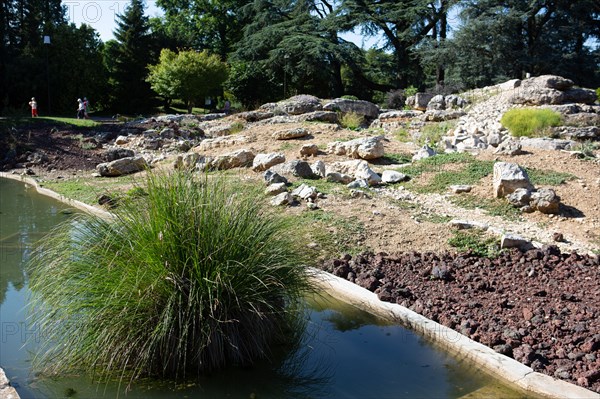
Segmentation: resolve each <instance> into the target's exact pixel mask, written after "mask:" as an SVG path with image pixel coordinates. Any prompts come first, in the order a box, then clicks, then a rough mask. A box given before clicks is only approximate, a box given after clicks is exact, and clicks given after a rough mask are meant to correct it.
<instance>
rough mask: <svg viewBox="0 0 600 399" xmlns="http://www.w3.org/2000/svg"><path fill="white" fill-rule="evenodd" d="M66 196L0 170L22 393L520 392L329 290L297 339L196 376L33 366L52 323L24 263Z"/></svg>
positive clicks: (14, 351)
mask: <svg viewBox="0 0 600 399" xmlns="http://www.w3.org/2000/svg"><path fill="white" fill-rule="evenodd" d="M70 211H71V210H70V209H69V208H68V207H67V206H66V205H64V204H62V203H60V202H57V201H54V200H52V199H49V198H47V197H44V196H41V195H39V194H37V193H36V192H35V189H33V188H32V187H30V186H27V185H24V184H22V183H20V182H16V181H12V180H7V179H0V326H1V339H0V367H2V368H3V369H4V370H5V371H6V374H7V376H8V378H9V379H10V380H11V381H12V384H13V386H15V387H16V389H17V391H18V393H19V394H20V395H21V397H22V398H60V397H73V398H98V397H107V398H112V397H117V396H119V397H122V398H199V397H202V398H458V397H463V396H468V397H481V396H487V397H513V398H516V397H521V395H520V394H519V393H516V392H514V391H510V390H508V389H507V388H506V387H504V386H502V385H501V384H500V383H498V382H497V381H496V380H493V379H492V378H490V377H489V376H488V375H487V374H484V373H482V372H480V371H478V370H476V369H475V368H474V367H471V366H469V365H468V364H465V363H464V362H460V361H458V360H457V359H456V358H454V357H453V356H451V355H450V354H448V353H445V352H443V351H441V350H440V349H439V348H436V347H435V346H433V345H432V344H431V343H430V342H428V341H427V340H425V339H423V338H422V337H420V336H419V335H417V334H415V333H413V332H411V331H410V330H407V329H405V328H403V327H401V326H398V325H390V324H389V323H386V322H383V321H382V320H379V319H377V318H376V317H374V316H372V315H370V314H368V313H366V312H364V311H361V310H359V309H357V308H354V307H352V306H349V305H347V304H344V303H342V302H339V301H336V300H334V299H333V298H331V297H328V296H326V295H323V296H319V297H312V298H307V304H308V310H307V311H306V318H307V323H306V331H305V333H304V338H303V339H302V341H301V342H300V343H299V344H298V347H297V349H295V350H294V351H293V352H292V353H290V354H286V355H285V356H284V355H282V356H279V357H278V358H276V359H274V360H271V361H270V362H263V363H259V364H256V365H255V366H253V367H251V368H231V369H227V370H223V371H221V372H215V373H212V374H210V375H206V376H202V377H200V378H198V379H195V380H193V381H189V382H187V383H174V382H168V381H167V382H157V381H151V380H141V381H136V382H135V383H133V384H132V385H131V386H130V387H129V389H127V390H126V388H125V385H126V383H123V384H119V383H118V381H111V382H102V383H97V382H94V381H93V380H92V379H91V378H90V377H85V376H63V377H60V378H49V377H43V376H39V375H37V374H36V373H35V370H32V369H31V359H32V357H33V354H34V353H35V350H36V346H37V344H38V342H39V341H40V340H43V339H44V337H43V331H38V330H36V329H35V328H34V327H33V325H32V324H31V322H30V320H28V319H27V310H26V306H27V301H28V296H29V290H28V277H27V273H26V271H25V270H24V263H25V262H26V261H27V259H28V257H29V256H30V254H31V251H32V248H33V246H34V244H35V242H36V241H38V240H40V239H43V236H44V235H45V234H46V233H47V232H49V231H50V230H51V229H52V228H53V226H55V225H57V224H58V223H60V222H63V221H66V220H68V219H69V217H70V216H69V215H70V214H71V212H70Z"/></svg>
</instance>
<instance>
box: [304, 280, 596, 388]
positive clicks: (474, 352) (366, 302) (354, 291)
mask: <svg viewBox="0 0 600 399" xmlns="http://www.w3.org/2000/svg"><path fill="white" fill-rule="evenodd" d="M312 271H313V273H314V275H313V276H312V277H313V280H314V282H315V283H316V284H317V286H318V287H319V288H320V289H323V290H325V291H326V292H327V293H328V294H330V295H332V296H333V297H335V298H337V299H340V300H342V301H344V302H347V303H349V304H351V305H353V306H356V307H358V308H360V309H363V310H366V311H367V312H369V313H371V314H374V315H377V316H380V317H383V318H384V319H387V320H390V321H393V322H395V323H400V324H402V325H404V326H405V327H407V328H410V329H411V330H413V331H416V332H417V333H420V334H422V335H423V336H425V337H427V338H430V339H431V340H433V341H434V343H435V344H438V345H439V346H441V347H442V348H444V349H446V350H448V351H449V352H452V353H454V354H456V355H458V356H459V357H460V358H464V359H468V360H469V361H470V362H473V363H475V364H477V365H478V366H479V367H481V368H482V369H484V370H486V371H487V372H488V373H489V374H492V375H493V376H495V377H497V378H499V379H501V380H503V381H505V382H507V383H509V384H511V385H513V386H516V387H518V388H520V389H522V390H524V391H526V392H530V393H532V394H535V395H539V396H542V397H546V398H590V399H600V394H598V393H596V392H593V391H590V390H588V389H585V388H582V387H579V386H577V385H574V384H571V383H569V382H566V381H561V380H557V379H555V378H552V377H550V376H548V375H545V374H541V373H538V372H535V371H533V369H531V368H530V367H527V366H525V365H524V364H522V363H519V362H518V361H516V360H514V359H512V358H510V357H508V356H504V355H501V354H499V353H497V352H495V351H494V350H493V349H491V348H489V347H487V346H485V345H483V344H480V343H478V342H475V341H473V340H472V339H470V338H468V337H466V336H464V335H462V334H460V333H458V332H457V331H455V330H452V329H451V328H448V327H446V326H443V325H441V324H439V323H436V322H434V321H432V320H429V319H428V318H426V317H424V316H421V315H420V314H418V313H415V312H413V311H412V310H410V309H407V308H405V307H403V306H400V305H396V304H392V303H389V302H382V301H380V300H379V298H378V297H377V295H376V294H374V293H373V292H371V291H369V290H367V289H365V288H362V287H359V286H358V285H356V284H354V283H351V282H350V281H347V280H344V279H342V278H340V277H336V276H334V275H332V274H330V273H326V272H323V271H321V270H317V269H313V270H312Z"/></svg>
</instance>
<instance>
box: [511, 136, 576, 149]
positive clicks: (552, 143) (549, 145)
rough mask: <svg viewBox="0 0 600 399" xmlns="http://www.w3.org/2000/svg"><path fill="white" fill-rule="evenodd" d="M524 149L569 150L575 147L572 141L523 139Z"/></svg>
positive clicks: (538, 138) (543, 138)
mask: <svg viewBox="0 0 600 399" xmlns="http://www.w3.org/2000/svg"><path fill="white" fill-rule="evenodd" d="M520 142H521V145H522V146H523V147H524V148H538V149H541V150H569V149H571V148H572V147H574V146H575V144H576V143H575V142H574V141H572V140H559V139H551V138H548V137H521V140H520Z"/></svg>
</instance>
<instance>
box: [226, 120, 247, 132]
mask: <svg viewBox="0 0 600 399" xmlns="http://www.w3.org/2000/svg"><path fill="white" fill-rule="evenodd" d="M244 127H245V125H244V123H243V122H240V121H235V122H233V123H232V124H231V126H230V127H229V134H238V133H239V132H241V131H242V130H244Z"/></svg>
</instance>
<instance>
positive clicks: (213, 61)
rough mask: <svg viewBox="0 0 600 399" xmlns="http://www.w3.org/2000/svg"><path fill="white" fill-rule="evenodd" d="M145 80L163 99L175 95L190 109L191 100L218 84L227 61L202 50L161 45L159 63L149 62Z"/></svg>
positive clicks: (201, 98) (193, 101)
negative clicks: (177, 51) (170, 48)
mask: <svg viewBox="0 0 600 399" xmlns="http://www.w3.org/2000/svg"><path fill="white" fill-rule="evenodd" d="M149 70H150V74H149V75H148V78H147V80H148V82H150V84H151V87H152V89H153V90H154V91H156V92H157V93H158V94H159V95H161V96H163V97H164V98H165V99H168V100H170V99H173V98H179V99H182V100H183V101H184V102H185V103H186V106H187V109H188V113H192V108H193V106H194V104H197V103H198V102H199V101H201V100H203V99H204V98H205V97H206V96H208V95H210V94H212V93H213V92H214V91H216V90H218V89H220V88H221V86H222V84H223V82H224V81H225V79H227V65H226V64H225V63H223V62H222V61H221V60H220V58H219V57H218V56H217V55H210V54H209V53H208V52H207V51H206V50H205V51H202V52H196V51H180V52H179V53H177V54H176V53H174V52H173V51H171V50H168V49H163V50H162V51H161V53H160V58H159V63H158V64H156V65H150V66H149Z"/></svg>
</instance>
